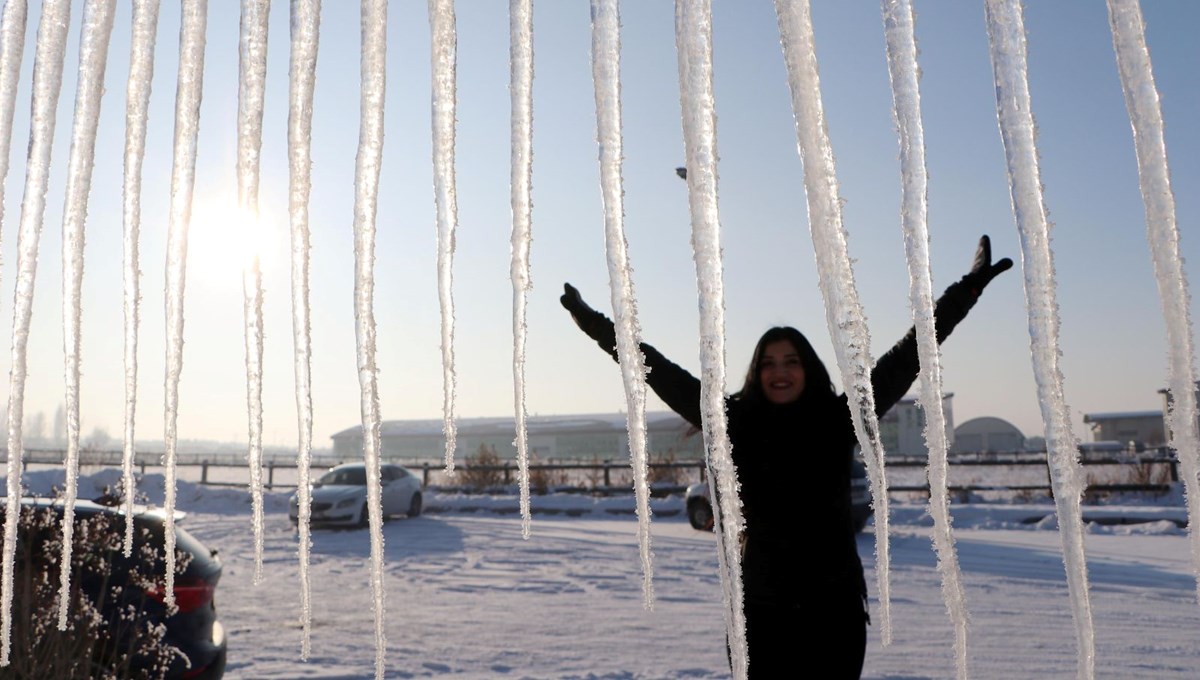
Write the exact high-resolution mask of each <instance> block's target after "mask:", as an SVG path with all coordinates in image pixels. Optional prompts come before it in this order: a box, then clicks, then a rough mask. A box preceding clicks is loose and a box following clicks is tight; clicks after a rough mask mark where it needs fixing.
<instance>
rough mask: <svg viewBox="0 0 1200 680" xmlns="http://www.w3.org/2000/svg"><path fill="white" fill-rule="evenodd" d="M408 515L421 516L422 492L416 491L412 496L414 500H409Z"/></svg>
mask: <svg viewBox="0 0 1200 680" xmlns="http://www.w3.org/2000/svg"><path fill="white" fill-rule="evenodd" d="M408 516H409V517H420V516H421V494H420V492H417V493H414V494H413V496H412V500H411V501H409V503H408Z"/></svg>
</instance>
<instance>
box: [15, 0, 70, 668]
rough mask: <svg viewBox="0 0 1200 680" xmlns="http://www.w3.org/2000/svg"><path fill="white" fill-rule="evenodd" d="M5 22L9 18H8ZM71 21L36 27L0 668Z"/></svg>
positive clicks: (47, 17)
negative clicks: (41, 255) (37, 290)
mask: <svg viewBox="0 0 1200 680" xmlns="http://www.w3.org/2000/svg"><path fill="white" fill-rule="evenodd" d="M6 18H7V17H6ZM70 19H71V2H70V0H45V2H43V3H42V17H41V19H40V20H39V21H38V33H37V46H36V53H35V55H34V58H33V107H32V108H33V112H32V116H31V120H32V124H31V127H30V130H29V160H28V163H27V165H26V168H25V195H24V196H23V197H22V199H21V224H20V228H19V229H18V231H17V279H16V284H15V289H14V291H13V326H12V361H11V368H10V369H9V387H8V402H9V403H8V448H7V451H8V478H7V480H6V482H5V483H6V486H7V492H6V493H7V504H6V505H5V520H4V564H3V570H4V573H3V583H2V584H0V666H7V665H8V664H9V653H10V651H11V649H12V604H13V571H14V560H15V558H16V550H17V524H18V516H19V513H20V508H21V462H22V461H21V457H22V456H23V455H24V448H23V445H22V443H21V420H22V418H23V417H24V412H25V378H26V373H27V357H28V353H27V349H28V345H29V324H30V320H31V318H32V313H33V285H34V281H35V279H36V278H37V255H38V241H39V239H40V238H41V234H42V220H43V218H44V216H45V210H46V187H47V184H48V183H49V179H50V152H51V150H52V147H53V144H54V122H55V112H56V111H57V110H58V95H59V92H60V91H61V90H62V69H63V53H64V51H65V50H66V45H67V28H68V26H69V24H70Z"/></svg>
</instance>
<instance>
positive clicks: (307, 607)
mask: <svg viewBox="0 0 1200 680" xmlns="http://www.w3.org/2000/svg"><path fill="white" fill-rule="evenodd" d="M320 19H321V0H296V1H294V2H293V3H292V55H291V66H290V69H289V72H290V81H291V86H290V93H289V100H288V107H289V108H288V172H289V175H288V176H289V178H290V197H289V210H288V212H289V215H290V216H291V217H290V221H291V237H292V338H293V340H292V342H293V343H294V345H295V371H296V414H297V421H298V423H297V426H298V428H299V435H300V444H299V447H298V449H297V451H296V467H297V469H298V471H299V474H300V481H299V484H298V486H297V489H296V491H297V494H298V498H297V499H296V505H297V507H298V514H299V516H298V518H297V520H298V521H297V526H298V528H299V531H300V547H299V550H298V552H299V556H300V627H301V631H302V633H301V636H302V637H301V642H300V658H301V659H303V660H305V661H307V660H308V655H309V652H310V651H311V643H310V638H311V635H312V587H311V585H310V582H309V572H308V565H309V550H310V549H311V548H312V534H311V522H310V520H311V517H312V489H311V488H310V486H309V485H310V475H309V468H310V465H311V463H312V428H313V410H312V336H311V332H310V331H311V328H310V322H309V319H310V317H311V315H310V313H309V312H310V310H309V299H308V281H309V267H308V264H309V259H308V258H309V255H308V252H309V229H308V201H309V190H310V188H311V186H312V183H311V177H310V174H311V173H310V168H311V164H312V104H313V87H314V81H315V79H316V70H317V44H318V38H319V33H320V31H319V29H320V25H321V21H320Z"/></svg>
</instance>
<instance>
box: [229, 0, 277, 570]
mask: <svg viewBox="0 0 1200 680" xmlns="http://www.w3.org/2000/svg"><path fill="white" fill-rule="evenodd" d="M270 10H271V5H270V3H269V1H268V0H242V18H241V19H242V20H241V41H240V49H239V57H240V59H239V60H238V74H239V79H238V154H237V155H238V160H237V180H238V209H239V211H240V213H241V215H242V218H243V219H245V220H248V221H249V222H250V228H251V229H255V230H257V229H259V228H260V226H259V224H258V168H259V151H260V149H261V148H262V115H263V89H264V87H265V84H266V78H267V19H268V17H269V15H270ZM243 267H244V269H243V271H242V296H243V308H242V309H243V318H244V320H245V326H246V410H247V414H248V415H249V419H250V451H249V456H248V458H249V464H250V496H251V506H252V508H253V515H254V519H253V524H254V583H255V584H258V583H259V582H261V581H262V557H263V488H262V412H263V407H262V356H263V313H262V301H263V294H262V269H261V268H260V267H259V257H258V253H257V252H255V253H254V254H253V255H252V256H251V260H250V262H246V263H243Z"/></svg>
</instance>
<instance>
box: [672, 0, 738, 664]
mask: <svg viewBox="0 0 1200 680" xmlns="http://www.w3.org/2000/svg"><path fill="white" fill-rule="evenodd" d="M675 50H676V53H677V61H678V66H679V104H680V109H681V113H682V115H681V117H682V123H683V141H684V148H685V152H686V155H687V182H688V205H689V207H690V210H691V216H692V257H693V260H694V261H695V266H696V286H697V289H698V292H699V304H700V329H699V330H700V369H701V381H700V417H701V419H702V424H703V425H704V427H703V430H704V452H705V464H706V465H707V467H708V479H709V487H710V491H712V492H713V493H710V496H711V497H712V498H714V499H716V500H717V501H718V502H717V503H716V504H715V505H714V510H715V511H716V513H717V514H716V517H717V521H718V531H717V543H718V547H719V549H718V550H717V561H718V563H719V564H720V567H721V586H722V590H723V600H724V604H725V607H724V612H725V630H726V639H727V640H728V644H729V648H730V657H731V660H732V665H733V674H734V677H736V678H739V679H742V678H745V677H747V672H748V668H749V658H748V656H747V650H746V618H745V615H744V613H743V611H742V564H741V554H740V551H739V544H738V535H739V534H740V533H741V531H742V526H743V525H742V508H741V505H742V503H741V495H740V492H739V487H738V481H737V469H736V468H735V467H734V465H733V455H732V450H731V447H730V443H729V435H728V431H727V427H726V426H727V423H726V420H725V284H724V280H725V279H724V272H723V264H722V260H721V223H720V216H719V213H718V210H717V117H716V109H715V105H714V100H713V74H712V5H711V3H710V2H709V0H676V2H675Z"/></svg>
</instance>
